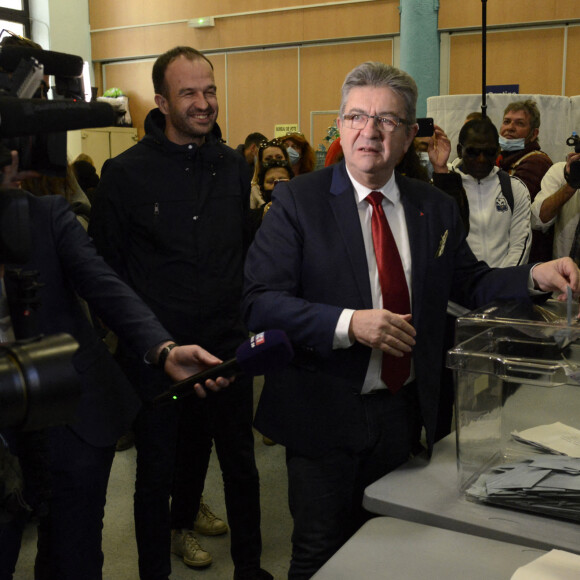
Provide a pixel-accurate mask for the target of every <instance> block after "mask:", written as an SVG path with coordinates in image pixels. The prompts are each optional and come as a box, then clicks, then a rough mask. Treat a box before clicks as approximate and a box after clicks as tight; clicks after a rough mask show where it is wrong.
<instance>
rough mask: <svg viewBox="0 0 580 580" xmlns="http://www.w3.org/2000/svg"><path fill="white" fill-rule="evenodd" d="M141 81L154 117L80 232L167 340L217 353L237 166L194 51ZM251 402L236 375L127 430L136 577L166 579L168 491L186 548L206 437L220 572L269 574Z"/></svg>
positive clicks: (175, 55) (225, 320)
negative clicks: (221, 492)
mask: <svg viewBox="0 0 580 580" xmlns="http://www.w3.org/2000/svg"><path fill="white" fill-rule="evenodd" d="M153 84H154V88H155V93H156V95H155V102H156V104H157V106H158V108H157V109H154V110H153V111H151V112H150V113H149V115H148V117H147V119H146V121H145V129H146V136H145V138H144V139H143V140H142V141H141V142H140V143H138V144H137V145H135V146H134V147H132V148H131V149H129V150H128V151H126V152H125V153H123V154H121V155H120V156H118V157H116V158H115V159H112V160H110V161H108V162H107V163H106V164H105V166H104V168H103V172H102V177H101V182H100V184H99V188H98V190H97V195H96V200H95V203H94V206H93V213H92V217H91V228H90V230H89V231H90V233H91V235H92V236H93V237H94V239H95V242H96V244H97V247H98V249H99V251H100V252H101V253H102V255H103V256H104V257H105V259H106V260H107V261H108V262H109V263H110V264H111V265H112V266H113V268H114V269H115V270H116V271H117V272H118V273H119V274H120V275H121V277H122V278H124V279H125V280H126V281H127V282H128V283H129V284H130V285H131V286H132V287H133V288H134V289H135V290H136V291H137V293H138V294H140V296H141V297H142V298H143V299H144V300H145V302H146V303H147V304H148V305H149V306H150V307H151V309H152V310H153V311H154V312H155V313H156V315H157V316H158V317H159V319H160V320H161V321H162V322H163V324H164V325H165V326H166V327H167V328H168V329H170V330H171V332H172V333H173V336H174V337H175V338H176V339H177V340H178V341H180V342H189V341H190V338H191V337H195V338H196V341H197V343H198V344H201V345H205V347H207V348H209V347H210V345H211V346H212V347H213V348H215V353H216V355H218V356H220V355H223V358H231V357H232V356H233V354H234V351H235V348H236V347H237V346H238V345H239V344H240V343H241V342H243V340H244V339H245V338H247V331H246V329H245V328H244V325H243V323H242V321H241V318H240V314H239V307H240V296H241V288H242V267H243V260H244V248H245V246H246V245H247V239H246V232H247V225H246V221H247V212H248V210H249V193H250V176H249V173H248V169H247V165H246V163H245V161H244V159H242V157H241V156H239V155H237V154H236V153H235V151H233V150H232V149H230V148H229V147H227V146H225V145H224V144H223V143H222V141H221V139H220V137H221V134H220V132H219V127H218V126H217V125H216V118H217V114H218V103H217V95H216V86H215V81H214V75H213V67H212V65H211V63H210V61H209V60H207V59H206V58H205V57H204V56H203V55H202V54H201V53H199V52H198V51H196V50H195V49H192V48H189V47H177V48H175V49H172V50H170V51H168V52H166V53H165V54H163V55H161V56H160V57H159V58H158V59H157V61H156V62H155V65H154V67H153ZM125 368H126V369H127V370H128V372H129V374H130V375H131V377H132V380H133V381H134V382H135V383H137V384H139V385H141V386H142V387H143V389H144V392H145V393H147V391H149V396H151V395H152V394H153V393H151V392H150V386H152V382H151V377H150V376H149V373H147V372H134V371H135V370H137V371H139V370H141V371H142V369H139V367H137V366H136V365H134V364H133V362H132V361H131V359H130V358H129V357H125ZM252 396H253V393H252V381H251V380H250V379H241V378H240V379H238V380H236V383H235V389H231V390H230V393H229V395H228V396H227V397H221V396H220V397H208V399H207V401H205V403H204V404H202V405H198V403H197V401H196V400H194V399H193V398H190V399H185V400H184V401H183V402H182V404H181V405H180V404H177V405H175V406H166V407H152V406H149V405H145V406H144V407H143V410H142V411H141V413H140V414H139V416H138V417H137V420H136V422H135V426H134V428H135V436H136V446H137V481H136V488H135V525H136V534H137V545H138V549H139V569H140V574H141V578H143V579H154V580H161V579H167V578H168V576H169V574H170V572H171V564H170V541H171V539H170V512H169V496H170V494H171V495H172V512H171V528H172V529H173V532H172V533H173V542H172V543H171V549H172V550H173V552H174V553H177V554H179V555H182V556H184V561H185V562H186V563H188V558H189V557H190V554H189V549H190V547H191V549H192V550H194V551H195V550H196V549H198V547H199V546H197V547H196V544H195V539H194V538H193V537H192V536H191V530H192V529H193V519H194V518H195V514H196V512H197V506H198V504H199V497H200V494H201V490H202V489H203V481H204V479H205V473H206V471H207V465H208V461H209V455H210V451H211V445H212V439H213V440H215V442H216V449H217V453H218V457H219V460H220V466H221V469H222V472H223V477H224V488H225V497H226V506H227V511H228V520H229V524H230V527H231V533H232V538H231V552H232V559H233V561H234V566H235V576H234V577H235V578H236V579H239V580H241V579H244V580H245V579H252V580H253V579H255V578H256V579H268V578H271V576H270V574H268V573H267V572H265V571H263V570H261V569H260V554H261V537H260V504H259V481H258V472H257V469H256V465H255V460H254V448H253V445H254V440H253V433H252V413H253V401H252ZM180 415H181V420H180ZM192 417H195V419H192ZM201 421H204V422H205V425H204V426H203V428H200V422H201ZM188 428H189V432H188V433H187V434H186V433H185V432H184V431H186V430H187V429H188ZM179 430H180V431H179ZM192 430H193V431H194V432H191V431H192ZM178 431H179V432H178ZM178 442H179V444H178ZM176 453H177V461H176V462H175V456H176ZM182 458H185V459H182ZM174 463H175V464H176V467H177V469H178V471H177V473H176V477H175V480H176V481H175V485H174V486H173V488H172V485H173V474H174ZM191 556H194V554H191Z"/></svg>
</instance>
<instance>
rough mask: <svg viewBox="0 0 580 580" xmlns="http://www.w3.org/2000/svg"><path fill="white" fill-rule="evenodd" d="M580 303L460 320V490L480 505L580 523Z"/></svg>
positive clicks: (516, 307)
mask: <svg viewBox="0 0 580 580" xmlns="http://www.w3.org/2000/svg"><path fill="white" fill-rule="evenodd" d="M577 317H578V304H577V303H576V304H572V302H571V301H570V303H569V304H566V303H561V302H558V301H555V300H549V301H548V302H546V303H545V304H543V305H535V304H532V303H531V302H530V303H527V302H522V301H520V302H507V303H492V304H490V305H489V306H487V307H485V308H482V309H479V310H475V311H473V312H470V313H468V314H466V315H465V316H463V317H460V318H459V319H458V321H457V327H456V343H457V346H456V347H455V348H453V349H452V350H450V351H449V352H448V355H447V366H448V367H450V368H451V369H453V370H454V374H455V389H456V409H455V412H456V421H457V431H456V436H457V466H458V484H459V486H460V489H461V490H462V492H464V493H465V497H466V498H468V499H471V500H473V501H476V502H484V503H489V504H494V505H500V506H504V507H507V508H511V509H520V510H524V511H531V512H538V513H542V514H546V515H550V516H555V517H562V518H565V519H572V520H580V324H579V323H578V321H577Z"/></svg>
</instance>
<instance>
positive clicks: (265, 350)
mask: <svg viewBox="0 0 580 580" xmlns="http://www.w3.org/2000/svg"><path fill="white" fill-rule="evenodd" d="M293 358H294V350H293V349H292V345H291V344H290V341H289V340H288V337H287V336H286V333H285V332H284V331H283V330H266V331H265V332H260V333H259V334H256V335H254V336H252V337H251V338H249V339H248V340H246V341H245V342H244V343H242V344H241V345H240V346H239V347H238V348H237V349H236V357H235V358H233V359H230V360H228V361H226V362H223V363H221V364H219V365H216V366H214V367H211V368H209V369H207V370H205V371H202V372H201V373H197V374H196V375H193V376H192V377H189V378H187V379H185V380H183V381H180V382H178V383H175V384H174V385H172V386H171V388H170V389H168V390H167V391H165V392H164V393H162V394H161V395H158V396H157V397H155V398H154V399H153V403H166V402H168V401H172V400H176V399H178V398H180V397H181V396H184V395H190V394H192V393H193V392H194V391H193V386H194V385H195V384H196V383H200V384H202V385H203V384H204V383H205V381H207V380H208V379H212V380H215V379H217V378H218V377H224V378H231V377H234V376H238V375H240V374H242V373H243V374H246V375H249V376H251V377H254V376H256V375H264V374H266V373H272V372H275V371H279V370H282V369H283V368H284V367H285V366H286V365H287V364H288V363H289V362H290V361H291V360H292V359H293Z"/></svg>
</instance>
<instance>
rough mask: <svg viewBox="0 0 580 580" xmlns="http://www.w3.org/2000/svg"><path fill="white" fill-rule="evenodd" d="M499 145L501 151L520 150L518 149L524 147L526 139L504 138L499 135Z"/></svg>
mask: <svg viewBox="0 0 580 580" xmlns="http://www.w3.org/2000/svg"><path fill="white" fill-rule="evenodd" d="M499 146H500V148H501V150H502V151H520V149H524V148H525V146H526V140H525V139H524V138H523V137H522V138H520V139H506V138H505V137H501V136H500V138H499Z"/></svg>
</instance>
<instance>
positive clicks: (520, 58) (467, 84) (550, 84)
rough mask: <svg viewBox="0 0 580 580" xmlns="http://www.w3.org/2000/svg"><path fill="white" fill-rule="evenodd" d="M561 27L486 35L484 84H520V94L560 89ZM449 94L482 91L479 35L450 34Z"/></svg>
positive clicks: (551, 93)
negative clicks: (485, 79) (485, 81)
mask: <svg viewBox="0 0 580 580" xmlns="http://www.w3.org/2000/svg"><path fill="white" fill-rule="evenodd" d="M563 44H564V31H563V29H562V28H554V29H537V30H513V31H510V32H494V33H490V34H488V35H487V73H486V77H487V84H488V85H506V84H508V85H511V84H519V85H520V92H521V93H540V94H545V95H559V94H561V92H562V58H563V56H562V55H563ZM449 77H450V80H449V94H451V95H461V94H473V93H480V92H481V35H480V34H457V35H452V36H451V56H450V73H449Z"/></svg>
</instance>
